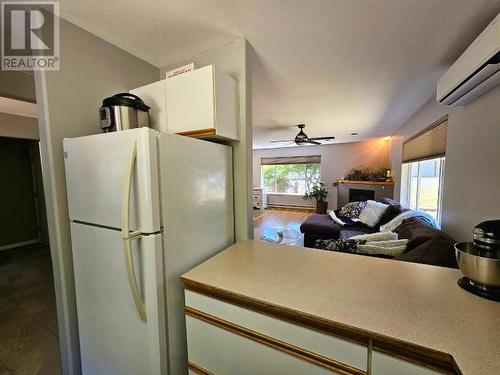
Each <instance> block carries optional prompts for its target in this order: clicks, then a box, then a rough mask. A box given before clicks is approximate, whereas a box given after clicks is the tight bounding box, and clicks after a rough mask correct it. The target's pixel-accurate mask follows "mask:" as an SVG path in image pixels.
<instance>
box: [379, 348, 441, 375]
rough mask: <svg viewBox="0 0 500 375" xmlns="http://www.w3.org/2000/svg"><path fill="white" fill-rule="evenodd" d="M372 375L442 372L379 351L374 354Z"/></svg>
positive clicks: (415, 374)
mask: <svg viewBox="0 0 500 375" xmlns="http://www.w3.org/2000/svg"><path fill="white" fill-rule="evenodd" d="M371 374H372V375H437V374H441V373H440V372H437V371H434V370H431V369H428V368H426V367H422V366H419V365H416V364H413V363H410V362H406V361H403V360H401V359H399V358H395V357H391V356H389V355H387V354H383V353H380V352H377V351H375V350H374V351H373V352H372V371H371Z"/></svg>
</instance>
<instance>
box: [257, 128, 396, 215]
mask: <svg viewBox="0 0 500 375" xmlns="http://www.w3.org/2000/svg"><path fill="white" fill-rule="evenodd" d="M389 149H390V143H389V142H386V141H385V140H384V139H383V138H377V139H373V140H368V141H362V142H352V143H339V144H333V145H324V146H307V147H289V148H278V149H264V150H253V186H254V187H260V186H261V165H260V163H261V158H263V157H279V156H301V155H321V169H320V172H321V178H322V180H323V181H324V182H325V183H326V184H327V185H328V187H329V191H330V196H329V198H328V206H329V207H330V208H336V207H337V188H335V187H333V186H332V183H333V182H334V181H336V180H338V179H339V178H341V177H344V175H345V174H346V173H347V172H348V171H349V170H350V169H351V168H354V167H359V166H364V167H386V166H388V165H389ZM268 199H269V202H270V203H271V204H277V205H295V206H309V207H314V206H315V205H316V202H315V201H305V200H303V199H302V195H282V194H280V195H273V194H270V195H269V197H268Z"/></svg>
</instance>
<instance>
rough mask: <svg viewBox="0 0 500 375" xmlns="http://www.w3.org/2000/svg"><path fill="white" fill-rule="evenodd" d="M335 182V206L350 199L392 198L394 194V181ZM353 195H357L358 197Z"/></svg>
mask: <svg viewBox="0 0 500 375" xmlns="http://www.w3.org/2000/svg"><path fill="white" fill-rule="evenodd" d="M337 183H338V185H337V208H340V207H342V206H344V205H346V204H347V203H348V202H349V201H351V200H367V199H375V200H380V199H382V198H391V199H392V198H393V196H394V181H351V180H338V181H337ZM363 192H365V193H366V194H363ZM353 195H357V196H358V198H356V197H353ZM360 195H361V196H360Z"/></svg>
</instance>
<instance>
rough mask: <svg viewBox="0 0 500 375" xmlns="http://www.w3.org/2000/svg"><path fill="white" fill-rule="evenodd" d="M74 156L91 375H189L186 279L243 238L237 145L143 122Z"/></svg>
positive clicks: (73, 146) (72, 206) (76, 145)
mask: <svg viewBox="0 0 500 375" xmlns="http://www.w3.org/2000/svg"><path fill="white" fill-rule="evenodd" d="M64 158H65V170H66V184H67V191H68V204H69V217H70V226H71V243H72V253H73V266H74V276H75V291H76V302H77V311H78V327H79V335H80V350H81V360H82V369H83V373H84V374H92V375H93V374H96V375H98V374H133V375H137V374H167V373H170V374H175V375H177V374H185V373H187V370H186V363H187V352H186V335H185V321H184V295H183V291H182V286H181V283H180V281H179V276H180V275H181V274H183V273H184V272H186V271H188V270H189V269H191V268H193V267H194V266H196V265H198V264H200V263H201V262H203V261H204V260H205V259H207V258H209V257H211V256H212V255H214V254H215V253H217V252H219V251H220V250H222V249H224V248H225V247H227V246H229V245H231V244H232V243H233V242H234V222H233V178H232V151H231V148H230V147H229V146H225V145H220V144H215V143H210V142H206V141H202V140H198V139H192V138H187V137H182V136H178V135H173V134H167V133H162V132H158V131H156V130H153V129H150V128H138V129H132V130H125V131H119V132H114V133H105V134H99V135H91V136H86V137H80V138H71V139H65V140H64Z"/></svg>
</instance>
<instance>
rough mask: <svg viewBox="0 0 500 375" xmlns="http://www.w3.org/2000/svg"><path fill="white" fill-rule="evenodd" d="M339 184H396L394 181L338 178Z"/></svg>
mask: <svg viewBox="0 0 500 375" xmlns="http://www.w3.org/2000/svg"><path fill="white" fill-rule="evenodd" d="M337 183H338V184H347V185H380V186H394V181H392V180H391V181H353V180H337Z"/></svg>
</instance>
